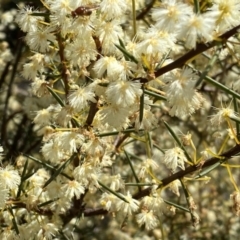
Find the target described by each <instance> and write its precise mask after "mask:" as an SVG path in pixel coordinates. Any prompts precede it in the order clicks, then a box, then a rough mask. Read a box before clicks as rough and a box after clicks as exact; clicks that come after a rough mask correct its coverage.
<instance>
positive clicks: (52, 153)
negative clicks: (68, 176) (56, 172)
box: [42, 140, 65, 164]
mask: <svg viewBox="0 0 240 240" xmlns="http://www.w3.org/2000/svg"><path fill="white" fill-rule="evenodd" d="M42 153H43V156H44V158H45V159H46V160H49V161H51V162H52V163H55V164H59V163H60V161H61V160H63V159H64V157H65V155H64V153H63V152H62V151H61V149H60V147H59V145H58V143H57V142H54V141H53V140H50V141H49V142H47V143H44V145H43V146H42Z"/></svg>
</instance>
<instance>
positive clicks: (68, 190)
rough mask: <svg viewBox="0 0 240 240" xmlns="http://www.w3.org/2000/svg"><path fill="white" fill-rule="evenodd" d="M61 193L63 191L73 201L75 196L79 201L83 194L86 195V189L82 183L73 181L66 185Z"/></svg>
mask: <svg viewBox="0 0 240 240" xmlns="http://www.w3.org/2000/svg"><path fill="white" fill-rule="evenodd" d="M61 191H63V195H64V196H65V197H66V198H68V199H72V198H73V197H74V196H76V198H77V199H79V198H80V196H81V194H83V193H84V191H85V189H84V187H83V186H82V184H81V183H79V182H77V181H75V180H73V181H69V182H67V183H65V184H64V185H63V186H62V187H61Z"/></svg>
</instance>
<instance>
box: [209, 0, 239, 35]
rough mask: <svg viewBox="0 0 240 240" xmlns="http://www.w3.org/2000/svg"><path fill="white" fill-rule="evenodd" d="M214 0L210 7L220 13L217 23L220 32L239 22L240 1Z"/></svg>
mask: <svg viewBox="0 0 240 240" xmlns="http://www.w3.org/2000/svg"><path fill="white" fill-rule="evenodd" d="M213 2H214V4H213V6H212V7H211V8H210V9H211V10H212V11H216V12H217V13H218V15H217V21H216V23H217V26H218V27H219V31H220V32H224V31H226V30H228V29H229V28H230V27H234V26H236V25H237V24H239V20H240V16H239V11H240V2H239V1H238V0H228V1H226V0H214V1H213Z"/></svg>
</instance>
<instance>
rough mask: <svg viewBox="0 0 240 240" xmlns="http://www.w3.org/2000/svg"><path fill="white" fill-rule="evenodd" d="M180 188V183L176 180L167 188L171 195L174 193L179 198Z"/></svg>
mask: <svg viewBox="0 0 240 240" xmlns="http://www.w3.org/2000/svg"><path fill="white" fill-rule="evenodd" d="M180 186H181V182H180V181H179V180H178V179H177V180H175V181H173V182H171V183H170V185H169V188H170V190H171V191H172V192H173V193H175V194H176V195H177V196H178V197H179V196H180V193H179V187H180Z"/></svg>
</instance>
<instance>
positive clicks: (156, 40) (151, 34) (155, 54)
mask: <svg viewBox="0 0 240 240" xmlns="http://www.w3.org/2000/svg"><path fill="white" fill-rule="evenodd" d="M175 36H176V34H173V33H169V32H167V31H160V30H158V29H157V28H155V27H151V28H149V29H148V31H147V33H145V34H144V35H143V40H142V41H141V42H140V43H138V45H137V55H138V56H141V55H142V54H144V55H147V57H148V60H149V62H150V63H152V60H151V59H152V58H153V60H155V62H157V61H160V60H161V58H162V56H163V54H165V53H167V52H168V51H169V50H170V49H172V48H174V47H175V41H176V38H175ZM155 62H153V63H152V64H154V63H155Z"/></svg>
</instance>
